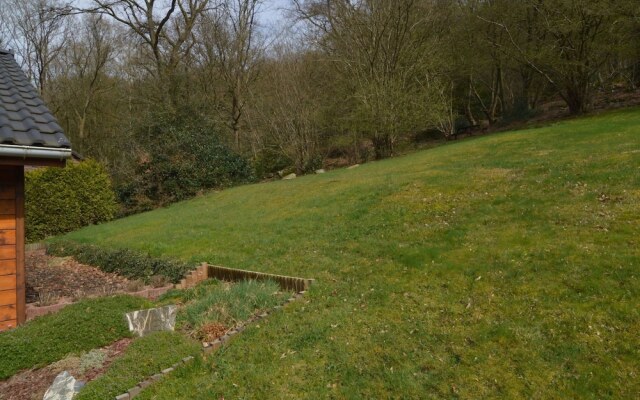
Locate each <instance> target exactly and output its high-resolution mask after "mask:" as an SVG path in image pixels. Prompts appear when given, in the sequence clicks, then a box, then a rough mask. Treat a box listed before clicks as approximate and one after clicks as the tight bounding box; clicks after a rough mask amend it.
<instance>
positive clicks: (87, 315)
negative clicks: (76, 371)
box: [0, 295, 150, 380]
mask: <svg viewBox="0 0 640 400" xmlns="http://www.w3.org/2000/svg"><path fill="white" fill-rule="evenodd" d="M149 306H150V303H149V301H147V300H144V299H141V298H138V297H132V296H124V295H120V296H113V297H104V298H98V299H88V300H82V301H80V302H78V303H75V304H72V305H70V306H67V307H65V308H64V309H62V310H61V311H59V312H57V313H55V314H49V315H45V316H42V317H39V318H36V319H34V320H33V321H29V322H28V323H26V324H24V325H22V326H20V327H18V328H16V329H12V330H10V331H6V332H1V333H0V380H2V379H6V378H8V377H10V376H12V375H13V374H15V373H16V372H18V371H21V370H23V369H28V368H38V367H42V366H45V365H47V364H50V363H52V362H54V361H58V360H60V359H62V358H64V357H65V356H67V355H68V354H79V353H82V352H85V351H89V350H91V349H95V348H98V347H102V346H106V345H108V344H110V343H111V342H114V341H115V340H118V339H121V338H124V337H129V336H130V335H131V334H130V333H129V329H128V327H127V325H126V324H125V323H124V320H123V315H124V314H125V313H127V312H129V311H133V310H137V309H141V308H147V307H149Z"/></svg>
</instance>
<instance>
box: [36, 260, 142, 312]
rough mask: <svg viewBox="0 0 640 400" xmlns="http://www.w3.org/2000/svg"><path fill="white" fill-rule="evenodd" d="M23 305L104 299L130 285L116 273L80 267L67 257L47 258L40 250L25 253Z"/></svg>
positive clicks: (81, 265) (125, 289)
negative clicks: (25, 291)
mask: <svg viewBox="0 0 640 400" xmlns="http://www.w3.org/2000/svg"><path fill="white" fill-rule="evenodd" d="M25 275H26V286H27V303H41V304H40V305H47V304H55V303H57V302H59V301H60V300H62V299H63V298H66V299H69V300H73V301H75V300H78V299H80V298H84V297H95V296H107V295H111V294H114V293H119V292H124V291H127V289H130V286H131V283H130V281H129V280H127V279H126V278H123V277H121V276H119V275H116V274H110V273H107V272H103V271H101V270H100V269H98V268H95V267H92V266H89V265H84V264H80V263H79V262H77V261H75V260H74V259H73V258H71V257H64V258H59V257H51V256H48V255H47V254H45V252H44V250H36V251H33V252H28V253H26V254H25Z"/></svg>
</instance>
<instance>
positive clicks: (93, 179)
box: [25, 160, 118, 242]
mask: <svg viewBox="0 0 640 400" xmlns="http://www.w3.org/2000/svg"><path fill="white" fill-rule="evenodd" d="M25 198H26V201H25V211H26V227H25V228H26V237H27V241H28V242H33V241H36V240H40V239H43V238H45V237H47V236H53V235H59V234H61V233H66V232H70V231H73V230H76V229H78V228H81V227H83V226H86V225H91V224H97V223H99V222H103V221H108V220H110V219H112V218H113V217H114V215H115V213H116V211H117V209H118V204H117V202H116V197H115V194H114V192H113V190H112V189H111V181H110V179H109V176H108V175H107V173H106V171H105V169H104V168H103V167H102V165H101V164H99V163H98V162H97V161H93V160H87V161H84V162H82V163H79V164H72V163H69V164H68V165H67V166H66V167H65V168H42V169H36V170H33V171H29V172H28V173H27V174H26V177H25Z"/></svg>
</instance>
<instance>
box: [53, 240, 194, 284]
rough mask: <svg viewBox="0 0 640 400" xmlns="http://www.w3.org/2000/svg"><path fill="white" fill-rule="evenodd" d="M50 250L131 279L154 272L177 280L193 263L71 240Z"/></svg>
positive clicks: (144, 276) (149, 275) (144, 278)
mask: <svg viewBox="0 0 640 400" xmlns="http://www.w3.org/2000/svg"><path fill="white" fill-rule="evenodd" d="M47 253H49V254H51V255H54V256H58V257H69V256H72V257H73V258H75V259H76V260H77V261H78V262H81V263H83V264H88V265H92V266H94V267H98V268H100V269H101V270H103V271H105V272H112V273H116V274H118V275H121V276H124V277H126V278H130V279H142V280H144V281H145V282H148V281H149V279H150V278H151V277H152V276H154V275H163V276H166V277H167V278H169V279H170V280H171V281H172V282H173V283H177V282H178V281H180V279H182V278H183V277H184V275H185V274H186V273H187V272H188V271H189V270H191V269H193V267H192V266H189V265H188V264H186V263H184V262H182V261H178V260H170V259H167V258H155V257H151V256H149V255H148V254H145V253H141V252H138V251H135V250H131V249H106V248H103V247H98V246H94V245H89V244H82V243H77V242H71V241H63V240H59V241H55V242H52V243H48V244H47Z"/></svg>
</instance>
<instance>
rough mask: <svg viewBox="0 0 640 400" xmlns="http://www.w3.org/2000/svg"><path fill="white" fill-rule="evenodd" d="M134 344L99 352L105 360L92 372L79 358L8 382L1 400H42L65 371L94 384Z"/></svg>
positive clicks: (124, 341)
mask: <svg viewBox="0 0 640 400" xmlns="http://www.w3.org/2000/svg"><path fill="white" fill-rule="evenodd" d="M131 342H132V339H129V338H125V339H120V340H118V341H117V342H114V343H112V344H111V345H109V346H106V347H103V348H101V349H100V350H99V351H100V352H101V353H102V354H103V355H104V360H103V361H102V362H100V363H98V364H96V365H92V366H90V368H86V367H83V365H82V360H81V358H80V357H67V358H65V359H64V360H61V361H58V362H56V363H53V364H51V365H48V366H46V367H44V368H40V369H31V370H27V371H22V372H20V373H17V374H15V375H14V376H12V377H11V378H9V379H7V380H6V381H0V399H1V400H32V399H33V400H35V399H42V397H43V396H44V393H45V392H46V391H47V389H48V388H49V386H51V384H52V383H53V380H54V379H55V378H56V376H57V375H58V374H59V373H60V372H62V371H69V373H70V374H71V375H72V376H73V377H74V378H76V379H77V380H80V381H83V382H88V381H91V380H93V379H95V378H96V377H98V376H100V375H101V374H102V373H104V372H105V371H106V369H107V368H108V367H109V365H110V364H111V363H112V362H113V360H114V359H115V358H117V357H118V356H120V355H121V354H122V353H124V351H125V350H126V349H127V347H129V345H130V344H131Z"/></svg>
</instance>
